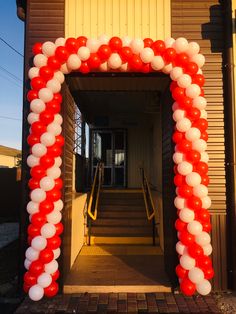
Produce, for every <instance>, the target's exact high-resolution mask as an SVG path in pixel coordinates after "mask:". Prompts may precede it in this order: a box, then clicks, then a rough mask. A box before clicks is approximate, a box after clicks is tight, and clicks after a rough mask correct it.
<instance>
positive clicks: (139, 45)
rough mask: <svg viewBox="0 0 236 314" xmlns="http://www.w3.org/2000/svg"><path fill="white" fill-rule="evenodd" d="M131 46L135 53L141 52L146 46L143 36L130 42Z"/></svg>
mask: <svg viewBox="0 0 236 314" xmlns="http://www.w3.org/2000/svg"><path fill="white" fill-rule="evenodd" d="M130 48H131V49H132V51H133V53H136V54H139V53H140V52H141V51H142V50H143V48H144V42H143V40H142V39H141V38H135V39H133V40H131V42H130Z"/></svg>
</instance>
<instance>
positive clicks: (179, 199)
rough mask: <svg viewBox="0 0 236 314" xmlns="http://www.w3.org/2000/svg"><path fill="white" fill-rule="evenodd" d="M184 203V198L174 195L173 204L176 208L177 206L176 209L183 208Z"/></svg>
mask: <svg viewBox="0 0 236 314" xmlns="http://www.w3.org/2000/svg"><path fill="white" fill-rule="evenodd" d="M185 203H186V201H185V198H182V197H179V196H176V198H175V200H174V204H175V207H176V208H178V209H183V208H185Z"/></svg>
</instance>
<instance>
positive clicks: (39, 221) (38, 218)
mask: <svg viewBox="0 0 236 314" xmlns="http://www.w3.org/2000/svg"><path fill="white" fill-rule="evenodd" d="M46 222H47V219H46V216H45V215H43V214H41V213H36V214H33V215H32V218H31V223H32V224H33V225H35V226H38V227H42V225H44V224H45V223H46Z"/></svg>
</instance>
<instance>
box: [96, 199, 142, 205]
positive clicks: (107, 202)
mask: <svg viewBox="0 0 236 314" xmlns="http://www.w3.org/2000/svg"><path fill="white" fill-rule="evenodd" d="M99 205H100V206H103V205H112V206H113V205H124V206H125V205H126V206H145V204H144V200H143V199H123V198H120V199H118V198H117V199H115V198H104V199H102V198H100V199H99Z"/></svg>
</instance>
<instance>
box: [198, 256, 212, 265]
mask: <svg viewBox="0 0 236 314" xmlns="http://www.w3.org/2000/svg"><path fill="white" fill-rule="evenodd" d="M197 265H198V266H199V267H200V268H205V267H206V268H208V267H211V266H212V261H211V259H210V257H208V256H206V255H202V256H200V257H199V258H198V259H197Z"/></svg>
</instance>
